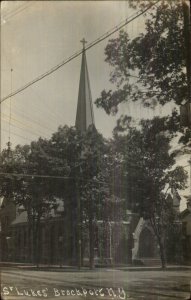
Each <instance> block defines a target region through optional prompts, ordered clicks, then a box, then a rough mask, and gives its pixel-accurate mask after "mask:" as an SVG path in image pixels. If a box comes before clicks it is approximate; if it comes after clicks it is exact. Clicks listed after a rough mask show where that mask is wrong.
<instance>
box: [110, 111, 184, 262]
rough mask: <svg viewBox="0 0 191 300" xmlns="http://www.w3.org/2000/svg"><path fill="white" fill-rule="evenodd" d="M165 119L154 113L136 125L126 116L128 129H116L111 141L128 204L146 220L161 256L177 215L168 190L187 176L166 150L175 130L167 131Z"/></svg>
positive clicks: (182, 186)
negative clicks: (117, 155) (117, 154)
mask: <svg viewBox="0 0 191 300" xmlns="http://www.w3.org/2000/svg"><path fill="white" fill-rule="evenodd" d="M167 123H168V117H164V118H159V117H156V118H154V119H153V120H141V121H140V124H139V126H140V127H139V128H136V127H135V126H133V125H132V123H131V121H130V120H128V133H127V134H125V135H120V134H118V133H115V141H114V144H115V145H116V149H118V151H119V152H120V153H121V155H122V157H123V165H124V172H123V175H124V178H123V180H124V184H123V186H124V194H125V195H126V199H127V208H129V209H132V210H133V211H134V212H137V213H138V214H139V215H140V216H142V217H143V218H144V219H146V220H149V222H150V224H151V226H152V228H153V230H154V232H155V235H156V237H157V239H158V243H159V246H160V249H161V251H162V252H163V253H162V255H163V256H164V249H163V248H164V241H165V239H166V232H167V229H169V228H170V227H171V226H172V225H173V220H175V217H176V213H175V211H174V210H173V204H172V198H173V196H171V193H172V191H174V190H182V189H184V188H185V186H186V178H187V175H186V172H185V170H184V169H183V168H182V167H175V166H174V163H175V159H174V155H173V154H169V150H170V141H171V138H172V136H174V133H173V132H170V131H168V132H167V130H166V129H167V127H166V125H165V124H167ZM163 259H165V258H164V257H163V258H162V260H163ZM163 263H164V264H165V261H163Z"/></svg>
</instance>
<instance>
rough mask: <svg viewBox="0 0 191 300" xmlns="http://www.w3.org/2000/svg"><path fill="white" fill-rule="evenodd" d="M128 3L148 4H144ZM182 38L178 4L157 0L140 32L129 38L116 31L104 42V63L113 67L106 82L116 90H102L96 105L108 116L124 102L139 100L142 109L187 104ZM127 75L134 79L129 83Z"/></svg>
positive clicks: (181, 13)
mask: <svg viewBox="0 0 191 300" xmlns="http://www.w3.org/2000/svg"><path fill="white" fill-rule="evenodd" d="M129 3H130V4H131V5H132V6H133V7H135V6H136V7H139V6H145V5H148V2H146V1H140V2H139V1H136V2H135V1H130V2H129ZM145 3H146V4H145ZM184 39H185V34H184V18H183V8H182V1H179V0H176V1H159V3H157V4H156V5H155V6H153V7H152V8H151V9H150V10H148V11H147V13H146V21H145V31H143V33H141V34H139V35H138V36H137V37H135V38H133V39H130V37H129V35H128V33H127V32H126V31H120V33H119V36H118V37H117V38H115V39H111V40H110V41H109V42H108V45H107V46H106V48H105V55H106V62H107V63H108V64H109V65H110V66H111V67H112V68H113V71H112V73H111V77H110V81H111V82H112V83H113V84H115V85H116V90H114V91H112V90H109V91H105V90H104V91H102V93H101V97H100V98H98V99H97V100H96V104H97V106H98V107H102V108H104V110H105V111H106V113H108V114H109V113H111V112H114V113H115V112H116V111H117V107H118V105H119V104H120V103H123V102H128V101H137V100H140V101H142V103H143V105H145V106H155V105H156V103H158V104H161V105H164V104H165V103H167V102H171V101H173V102H174V103H176V104H178V105H180V104H181V103H182V102H183V101H187V100H188V86H187V78H186V70H185V67H186V48H185V43H184ZM131 75H135V77H137V80H134V81H132V77H131Z"/></svg>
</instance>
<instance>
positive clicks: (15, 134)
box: [1, 128, 31, 142]
mask: <svg viewBox="0 0 191 300" xmlns="http://www.w3.org/2000/svg"><path fill="white" fill-rule="evenodd" d="M1 130H2V131H5V132H7V133H9V131H8V130H6V129H4V128H3V129H1ZM11 135H14V136H17V137H20V138H22V139H23V140H26V141H28V142H31V140H30V139H28V138H26V137H24V136H22V135H20V134H17V133H15V132H13V131H12V132H11Z"/></svg>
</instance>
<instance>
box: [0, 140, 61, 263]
mask: <svg viewBox="0 0 191 300" xmlns="http://www.w3.org/2000/svg"><path fill="white" fill-rule="evenodd" d="M49 148H50V143H49V141H46V140H43V139H41V138H40V139H39V140H38V141H37V142H32V143H31V145H25V146H19V145H18V146H16V148H15V149H14V150H11V149H10V148H8V150H4V151H3V152H2V155H1V171H2V172H4V173H5V176H4V177H1V191H0V192H1V195H2V196H4V197H6V198H11V199H13V201H14V202H15V204H16V205H19V206H22V207H23V208H24V209H25V210H26V212H27V217H28V241H29V245H28V249H31V251H32V253H31V255H32V260H33V262H35V263H37V264H38V263H39V258H40V257H39V252H40V231H41V221H42V218H45V217H47V216H48V215H49V213H50V211H51V210H52V209H53V208H56V199H55V192H54V190H53V188H52V186H53V185H52V180H51V179H50V178H46V177H43V176H44V175H45V176H46V175H47V174H49V175H50V176H51V175H52V176H53V174H54V169H55V168H56V161H55V162H54V163H53V164H52V157H51V156H49V155H48V154H47V153H48V152H50V150H49ZM59 163H60V164H59V170H60V169H61V168H62V171H63V169H64V168H65V170H66V171H67V169H66V165H65V164H62V165H61V162H59ZM53 166H54V168H53ZM62 173H63V172H62ZM14 174H15V175H14ZM63 175H64V174H63ZM29 256H30V253H29ZM29 260H30V257H29Z"/></svg>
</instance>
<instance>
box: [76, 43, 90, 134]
mask: <svg viewBox="0 0 191 300" xmlns="http://www.w3.org/2000/svg"><path fill="white" fill-rule="evenodd" d="M81 43H82V45H83V52H82V64H81V72H80V84H79V92H78V106H77V113H76V128H77V129H78V130H80V131H81V132H84V131H86V130H87V129H88V127H89V126H90V125H94V114H93V105H92V96H91V90H90V81H89V75H88V68H87V62H86V53H85V43H87V42H86V41H85V39H83V40H82V41H81Z"/></svg>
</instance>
